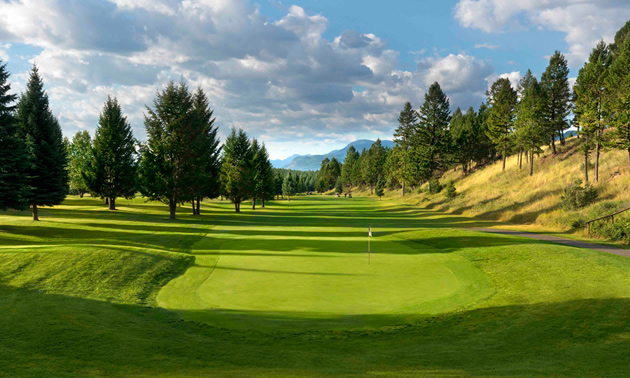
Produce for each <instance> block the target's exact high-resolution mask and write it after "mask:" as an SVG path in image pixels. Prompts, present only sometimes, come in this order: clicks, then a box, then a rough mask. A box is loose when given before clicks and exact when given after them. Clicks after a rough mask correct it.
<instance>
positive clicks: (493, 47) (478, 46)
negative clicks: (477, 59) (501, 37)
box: [475, 43, 499, 50]
mask: <svg viewBox="0 0 630 378" xmlns="http://www.w3.org/2000/svg"><path fill="white" fill-rule="evenodd" d="M475 48H476V49H488V50H496V49H498V48H499V45H491V44H489V43H478V44H476V45H475Z"/></svg>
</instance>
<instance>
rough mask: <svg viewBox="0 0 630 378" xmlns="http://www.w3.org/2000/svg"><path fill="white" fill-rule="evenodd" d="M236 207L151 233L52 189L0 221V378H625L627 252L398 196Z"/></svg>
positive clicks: (629, 305) (211, 205)
mask: <svg viewBox="0 0 630 378" xmlns="http://www.w3.org/2000/svg"><path fill="white" fill-rule="evenodd" d="M250 207H251V206H250ZM250 207H247V206H243V210H242V211H241V213H235V212H234V211H233V206H232V204H231V203H230V202H228V201H218V200H213V201H207V202H203V203H202V206H201V215H200V216H193V215H192V214H191V211H190V208H189V207H180V208H178V220H177V221H169V220H168V215H169V209H168V207H167V206H164V205H162V204H160V203H157V202H146V201H145V200H143V199H134V200H120V201H119V202H118V204H117V208H118V209H117V210H116V211H110V210H107V207H106V206H105V205H103V201H101V200H98V199H94V198H90V197H85V198H79V197H76V196H70V197H68V198H67V199H66V200H65V202H64V203H63V204H62V205H60V206H56V207H54V208H44V209H41V210H40V217H41V221H40V222H37V223H33V222H32V221H31V220H30V219H29V214H28V213H27V212H14V211H8V212H3V213H0V366H1V367H2V368H1V369H0V375H9V376H10V375H29V376H36V375H49V374H50V373H51V372H55V373H54V375H55V376H64V375H67V376H76V375H89V376H100V375H141V376H150V375H167V376H169V375H172V376H181V375H210V374H214V375H285V376H286V375H289V376H294V375H318V376H319V375H343V376H352V375H364V374H373V375H401V376H418V375H457V376H461V375H484V376H488V375H497V376H506V375H512V376H513V375H557V376H580V375H599V376H618V375H624V374H625V372H626V371H627V370H628V368H630V366H628V365H630V363H629V362H628V360H627V358H626V356H627V350H628V349H627V348H628V345H629V343H630V323H629V322H628V316H629V315H630V299H629V298H630V259H628V258H625V257H621V256H616V255H613V254H607V253H603V252H598V251H594V250H590V249H580V248H574V247H568V246H561V245H558V244H552V243H547V242H543V241H537V240H532V239H529V238H520V237H513V236H506V235H500V234H490V233H484V232H478V231H473V230H471V228H475V227H495V226H500V224H499V223H495V222H494V221H489V220H479V219H475V218H467V217H464V216H459V215H455V214H444V213H440V212H437V211H434V210H431V209H428V208H423V207H422V206H419V205H418V204H415V203H408V202H405V201H402V200H401V199H400V198H398V197H397V198H393V197H389V198H385V199H383V200H382V201H379V200H378V199H377V198H371V197H357V196H355V198H352V199H348V198H335V197H333V196H327V195H312V196H299V197H295V198H292V199H291V201H287V200H279V201H272V202H268V203H267V206H266V207H265V208H260V207H259V208H258V209H257V210H255V211H252V210H250ZM189 213H190V215H189ZM368 227H371V228H372V235H373V236H372V238H370V240H369V242H370V247H369V248H370V251H371V253H370V254H368Z"/></svg>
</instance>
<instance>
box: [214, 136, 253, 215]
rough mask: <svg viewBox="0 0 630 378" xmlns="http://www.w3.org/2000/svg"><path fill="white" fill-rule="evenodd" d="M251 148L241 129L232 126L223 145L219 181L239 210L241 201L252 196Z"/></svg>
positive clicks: (237, 210) (238, 210)
mask: <svg viewBox="0 0 630 378" xmlns="http://www.w3.org/2000/svg"><path fill="white" fill-rule="evenodd" d="M252 160H253V159H252V148H251V144H250V142H249V139H247V134H245V132H244V131H243V130H238V132H237V131H236V129H235V128H232V131H231V133H230V135H229V136H228V137H227V139H226V140H225V144H224V145H223V162H222V165H221V182H222V183H223V188H224V191H225V195H226V197H228V198H229V199H230V200H231V201H232V203H234V210H235V211H236V212H237V213H238V212H240V211H241V202H243V201H244V200H246V199H248V198H252V182H253V181H252V170H253V169H252V164H251V163H252Z"/></svg>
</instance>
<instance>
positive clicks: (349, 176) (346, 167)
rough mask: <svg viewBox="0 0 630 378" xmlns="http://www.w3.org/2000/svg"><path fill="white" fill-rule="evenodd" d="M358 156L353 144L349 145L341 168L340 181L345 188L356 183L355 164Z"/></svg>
mask: <svg viewBox="0 0 630 378" xmlns="http://www.w3.org/2000/svg"><path fill="white" fill-rule="evenodd" d="M359 157H360V155H359V153H358V152H357V150H356V149H355V148H354V146H350V147H349V148H348V151H347V152H346V158H345V159H344V161H343V166H342V168H341V182H342V184H343V185H344V186H345V187H346V188H352V187H353V186H355V185H356V184H357V180H356V177H355V176H356V174H355V172H356V171H355V164H357V161H358V160H359Z"/></svg>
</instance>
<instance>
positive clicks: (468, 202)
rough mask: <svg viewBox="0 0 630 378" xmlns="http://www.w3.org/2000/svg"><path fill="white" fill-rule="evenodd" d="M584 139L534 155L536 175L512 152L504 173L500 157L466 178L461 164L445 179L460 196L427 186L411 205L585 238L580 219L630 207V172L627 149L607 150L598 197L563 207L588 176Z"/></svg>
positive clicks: (393, 194) (409, 198)
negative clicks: (566, 194)
mask: <svg viewBox="0 0 630 378" xmlns="http://www.w3.org/2000/svg"><path fill="white" fill-rule="evenodd" d="M580 143H581V140H579V139H576V138H572V139H568V140H567V143H566V146H560V145H559V144H558V154H557V155H555V156H554V155H552V154H551V153H550V152H549V150H548V149H545V152H544V154H543V155H541V156H540V157H536V158H535V160H534V161H535V164H534V175H533V176H531V177H530V176H529V166H527V165H526V163H525V161H523V167H522V169H519V167H518V164H517V158H516V156H512V157H510V158H508V160H507V165H506V170H505V172H502V171H501V167H502V162H500V161H499V162H496V163H495V164H492V165H489V166H487V167H483V168H481V169H478V170H476V171H474V172H472V173H470V174H468V175H467V176H465V177H462V171H461V168H459V169H457V170H451V171H449V172H447V173H446V174H445V176H444V177H443V178H442V180H441V181H442V183H446V182H448V181H449V180H454V181H455V185H456V187H457V196H456V197H455V198H452V199H448V198H445V196H444V194H443V193H438V194H434V195H431V194H429V193H427V190H426V185H425V187H423V188H422V191H423V193H421V194H418V193H414V194H411V195H409V196H406V198H407V201H408V202H409V203H413V204H419V205H420V206H422V207H425V208H428V209H433V210H437V211H440V212H448V213H453V214H459V215H464V216H474V217H476V218H479V219H484V220H493V221H499V222H502V223H505V222H510V223H512V224H518V225H519V227H518V228H528V229H531V230H537V231H552V232H566V231H576V232H577V236H582V237H583V236H586V234H585V232H584V230H583V229H581V228H578V229H576V230H572V226H573V225H574V224H575V223H576V221H578V220H580V219H582V220H588V219H594V218H598V217H600V216H603V215H608V214H610V213H613V212H615V211H616V210H620V209H623V208H627V207H629V206H630V176H629V175H628V168H627V164H628V160H627V159H628V157H627V153H626V152H625V151H619V150H611V151H605V152H603V153H602V155H601V159H600V172H599V183H595V187H596V188H597V189H598V191H599V200H598V201H597V202H596V203H594V204H592V205H590V206H588V207H586V208H583V209H580V210H577V211H573V210H564V209H562V208H561V207H560V204H561V200H560V197H561V196H562V194H563V191H564V188H565V187H566V186H567V185H569V184H571V183H572V182H573V181H574V180H575V179H576V178H580V179H583V178H584V155H583V154H582V153H581V152H580V151H579V146H580ZM593 159H594V156H591V160H593ZM591 163H593V161H591ZM593 164H594V163H593ZM589 177H590V179H591V183H592V182H593V180H594V172H593V167H592V166H589ZM388 196H389V197H390V198H399V197H400V193H399V192H389V193H388ZM578 223H579V222H578ZM502 226H504V225H502Z"/></svg>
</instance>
